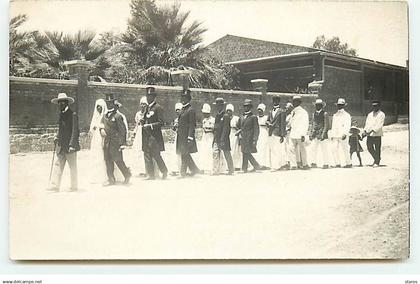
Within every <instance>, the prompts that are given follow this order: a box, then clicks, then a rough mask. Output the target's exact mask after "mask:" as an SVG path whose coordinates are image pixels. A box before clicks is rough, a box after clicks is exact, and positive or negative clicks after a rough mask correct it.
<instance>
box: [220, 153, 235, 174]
mask: <svg viewBox="0 0 420 284" xmlns="http://www.w3.org/2000/svg"><path fill="white" fill-rule="evenodd" d="M223 155H224V156H225V159H226V164H227V166H228V171H229V174H233V173H234V172H235V167H234V166H233V159H232V155H231V153H230V151H229V150H223Z"/></svg>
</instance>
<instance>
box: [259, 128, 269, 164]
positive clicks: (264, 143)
mask: <svg viewBox="0 0 420 284" xmlns="http://www.w3.org/2000/svg"><path fill="white" fill-rule="evenodd" d="M255 159H256V160H257V162H258V163H259V164H260V165H261V166H266V167H269V166H270V155H269V146H268V129H267V127H261V126H260V135H259V136H258V141H257V154H256V155H255Z"/></svg>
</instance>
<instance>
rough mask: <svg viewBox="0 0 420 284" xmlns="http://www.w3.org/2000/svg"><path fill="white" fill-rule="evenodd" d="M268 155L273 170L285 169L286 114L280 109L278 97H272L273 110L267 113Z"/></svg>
mask: <svg viewBox="0 0 420 284" xmlns="http://www.w3.org/2000/svg"><path fill="white" fill-rule="evenodd" d="M267 126H268V155H269V161H270V167H271V168H272V169H273V170H282V169H285V168H286V164H287V160H286V143H285V136H286V112H285V111H284V110H283V109H281V108H280V97H279V96H274V97H273V109H272V110H271V111H270V112H269V113H268V119H267Z"/></svg>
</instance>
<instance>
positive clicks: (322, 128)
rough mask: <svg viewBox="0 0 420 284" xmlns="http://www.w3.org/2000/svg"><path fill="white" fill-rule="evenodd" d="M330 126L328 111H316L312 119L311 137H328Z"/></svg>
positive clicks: (321, 138) (322, 138)
mask: <svg viewBox="0 0 420 284" xmlns="http://www.w3.org/2000/svg"><path fill="white" fill-rule="evenodd" d="M329 128H330V127H329V119H328V113H327V112H326V111H325V110H321V111H320V112H316V111H315V112H314V115H313V119H312V131H311V138H312V139H315V138H317V139H320V140H324V139H327V138H328V129H329Z"/></svg>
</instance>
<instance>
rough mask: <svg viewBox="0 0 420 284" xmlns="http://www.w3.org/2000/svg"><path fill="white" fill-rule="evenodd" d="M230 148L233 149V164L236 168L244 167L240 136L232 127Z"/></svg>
mask: <svg viewBox="0 0 420 284" xmlns="http://www.w3.org/2000/svg"><path fill="white" fill-rule="evenodd" d="M229 138H230V148H231V149H232V152H231V153H232V159H233V166H234V167H235V169H240V168H242V152H241V146H240V145H239V136H236V135H235V131H234V130H233V129H232V130H231V132H230V136H229Z"/></svg>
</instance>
